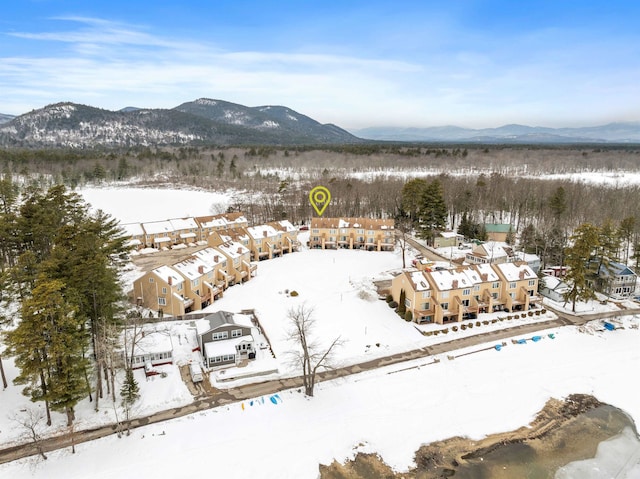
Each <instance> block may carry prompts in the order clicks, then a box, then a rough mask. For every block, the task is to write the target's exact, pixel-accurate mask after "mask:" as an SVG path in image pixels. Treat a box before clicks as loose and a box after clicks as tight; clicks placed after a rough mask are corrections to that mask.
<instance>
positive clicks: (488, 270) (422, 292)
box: [391, 263, 541, 324]
mask: <svg viewBox="0 0 640 479" xmlns="http://www.w3.org/2000/svg"><path fill="white" fill-rule="evenodd" d="M537 291H538V277H537V275H536V274H535V272H534V271H533V270H532V269H531V268H530V267H529V266H528V265H527V264H526V263H504V264H482V265H471V266H460V267H458V268H453V269H445V270H438V271H429V270H418V269H413V268H412V269H409V270H405V271H403V272H402V273H400V274H399V275H397V276H396V277H395V278H394V279H393V280H392V282H391V295H392V296H393V300H394V301H396V302H399V301H400V297H401V296H404V306H405V307H406V310H407V311H410V312H411V315H412V319H413V320H414V321H415V322H417V323H438V324H444V323H448V322H460V321H463V320H465V319H474V318H476V317H477V315H478V314H479V313H486V312H493V311H500V310H504V311H526V310H528V309H531V308H533V307H535V306H536V305H538V304H539V303H540V302H541V298H540V296H539V295H538V292H537ZM403 293H404V294H403Z"/></svg>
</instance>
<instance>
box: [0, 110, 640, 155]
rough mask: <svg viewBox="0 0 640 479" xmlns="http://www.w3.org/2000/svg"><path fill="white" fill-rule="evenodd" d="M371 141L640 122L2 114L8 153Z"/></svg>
mask: <svg viewBox="0 0 640 479" xmlns="http://www.w3.org/2000/svg"><path fill="white" fill-rule="evenodd" d="M367 141H391V142H413V143H415V142H438V143H465V142H466V143H501V144H510V143H512V144H535V143H539V144H545V143H547V144H552V143H554V144H562V143H566V144H571V143H640V122H625V123H609V124H607V125H602V126H593V127H583V128H547V127H531V126H525V125H505V126H501V127H498V128H483V129H471V128H461V127H457V126H439V127H430V128H400V127H372V128H364V129H359V130H351V132H349V131H346V130H344V129H342V128H340V127H338V126H336V125H333V124H321V123H319V122H318V121H316V120H314V119H312V118H310V117H308V116H305V115H303V114H301V113H298V112H296V111H294V110H292V109H290V108H287V107H285V106H258V107H247V106H244V105H239V104H237V103H231V102H227V101H223V100H212V99H209V98H200V99H198V100H194V101H191V102H187V103H183V104H181V105H179V106H177V107H175V108H171V109H150V108H138V107H134V106H127V107H125V108H122V109H121V110H118V111H110V110H103V109H100V108H95V107H92V106H87V105H80V104H77V103H69V102H63V103H56V104H53V105H48V106H45V107H44V108H40V109H37V110H33V111H31V112H29V113H25V114H23V115H19V116H13V115H5V114H0V147H33V148H42V147H65V148H94V147H107V148H109V147H130V146H153V145H207V144H216V145H252V144H253V145H303V144H305V145H331V144H335V145H338V144H353V143H363V142H367Z"/></svg>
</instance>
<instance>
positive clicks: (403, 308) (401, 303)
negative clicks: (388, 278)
mask: <svg viewBox="0 0 640 479" xmlns="http://www.w3.org/2000/svg"><path fill="white" fill-rule="evenodd" d="M406 298H407V293H405V292H404V289H401V290H400V299H398V313H401V314H404V313H405V312H406V311H407V306H406V305H405V300H406Z"/></svg>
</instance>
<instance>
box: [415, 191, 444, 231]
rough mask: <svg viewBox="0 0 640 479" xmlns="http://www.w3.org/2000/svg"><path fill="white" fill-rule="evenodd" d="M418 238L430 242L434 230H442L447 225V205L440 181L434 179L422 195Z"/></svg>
mask: <svg viewBox="0 0 640 479" xmlns="http://www.w3.org/2000/svg"><path fill="white" fill-rule="evenodd" d="M418 219H419V230H420V236H421V237H422V238H424V239H426V240H427V241H430V242H432V241H433V237H434V235H435V232H436V230H442V229H444V228H445V226H446V224H447V205H446V203H445V201H444V191H443V189H442V183H441V182H440V180H438V179H435V180H433V181H432V182H431V183H429V184H428V185H427V188H426V189H425V190H424V193H423V194H422V203H421V206H420V211H419V218H418Z"/></svg>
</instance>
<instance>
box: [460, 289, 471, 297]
mask: <svg viewBox="0 0 640 479" xmlns="http://www.w3.org/2000/svg"><path fill="white" fill-rule="evenodd" d="M470 294H471V290H470V289H469V288H467V289H463V290H462V296H469V295H470Z"/></svg>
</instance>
